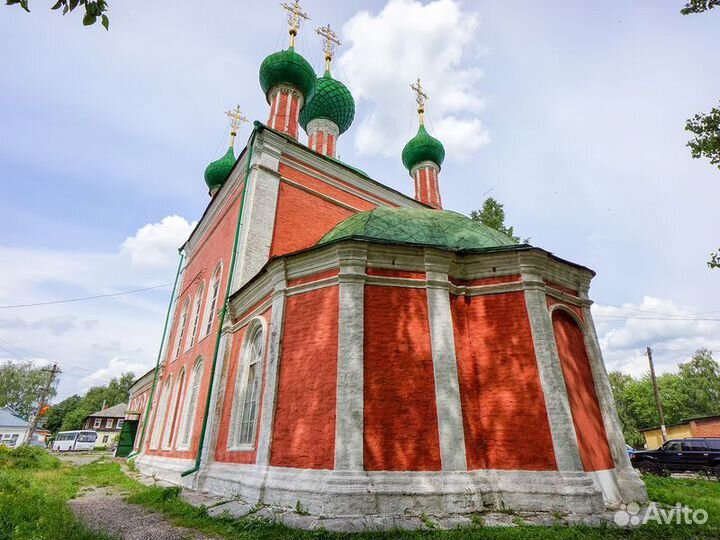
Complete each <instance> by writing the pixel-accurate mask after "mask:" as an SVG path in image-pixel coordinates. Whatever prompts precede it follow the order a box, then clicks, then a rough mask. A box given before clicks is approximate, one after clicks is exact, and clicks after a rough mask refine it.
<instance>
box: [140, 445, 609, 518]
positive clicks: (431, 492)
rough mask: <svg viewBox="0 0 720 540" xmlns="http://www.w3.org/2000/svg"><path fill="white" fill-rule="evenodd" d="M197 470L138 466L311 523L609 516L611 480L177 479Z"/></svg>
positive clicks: (264, 471) (172, 463)
mask: <svg viewBox="0 0 720 540" xmlns="http://www.w3.org/2000/svg"><path fill="white" fill-rule="evenodd" d="M192 464H193V462H192V461H191V460H177V459H170V458H158V457H150V456H143V457H141V458H139V459H138V460H137V466H138V468H139V469H140V471H141V472H142V473H144V474H151V475H155V476H156V477H157V478H160V479H162V480H166V481H168V482H172V483H176V484H179V485H183V486H185V487H188V488H195V489H199V490H201V491H204V492H209V493H212V494H215V495H221V496H226V497H240V498H242V499H244V500H246V501H248V502H249V503H251V504H252V503H256V502H261V503H263V504H268V505H273V506H281V507H288V508H294V507H295V506H296V504H297V503H298V502H300V504H301V505H302V507H303V508H305V509H307V511H308V512H309V513H310V514H312V515H316V516H332V517H344V516H397V515H403V514H406V513H407V512H411V513H414V514H421V513H423V512H424V513H427V514H429V515H434V516H442V515H450V514H465V513H471V512H482V511H489V510H498V509H512V510H516V511H530V512H571V513H578V514H592V513H598V512H602V511H603V510H604V509H605V508H606V503H605V501H604V498H603V491H602V490H601V488H600V487H598V484H597V482H598V481H600V482H601V484H600V485H605V484H608V482H611V481H612V478H613V476H612V475H613V474H614V471H602V473H608V474H603V475H597V474H595V475H594V476H593V475H589V474H586V473H584V472H555V471H542V472H538V471H500V470H491V471H487V470H486V471H467V472H450V471H446V472H363V471H358V472H354V471H328V470H306V469H289V468H281V467H258V466H256V465H238V464H226V463H211V464H210V465H208V466H207V467H204V468H203V471H202V474H201V475H200V476H198V478H197V481H199V482H200V484H201V485H199V486H193V484H194V480H193V479H194V477H195V476H196V475H191V476H190V477H185V478H180V472H182V471H183V470H186V469H188V468H190V467H191V466H192ZM606 476H607V477H608V478H605V477H606ZM595 477H600V478H601V479H600V480H596V478H595ZM606 489H608V488H607V487H606ZM618 493H619V491H618Z"/></svg>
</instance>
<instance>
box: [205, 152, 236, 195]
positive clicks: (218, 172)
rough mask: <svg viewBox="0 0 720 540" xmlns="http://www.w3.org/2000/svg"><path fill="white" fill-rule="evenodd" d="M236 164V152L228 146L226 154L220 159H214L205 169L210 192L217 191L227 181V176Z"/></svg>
mask: <svg viewBox="0 0 720 540" xmlns="http://www.w3.org/2000/svg"><path fill="white" fill-rule="evenodd" d="M234 166H235V152H234V151H233V147H232V146H231V147H230V148H228V151H227V152H225V155H224V156H223V157H221V158H220V159H218V160H216V161H213V162H212V163H211V164H210V165H208V166H207V168H206V169H205V183H206V184H207V186H208V188H209V189H210V193H213V192H215V191H217V190H218V189H219V188H220V186H222V185H223V184H224V183H225V180H227V177H228V176H230V172H231V171H232V169H233V167H234Z"/></svg>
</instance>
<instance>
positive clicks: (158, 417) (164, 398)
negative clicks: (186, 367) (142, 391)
mask: <svg viewBox="0 0 720 540" xmlns="http://www.w3.org/2000/svg"><path fill="white" fill-rule="evenodd" d="M171 385H172V376H170V377H168V378H167V380H166V381H165V384H164V385H163V387H162V392H160V401H159V402H158V406H157V409H156V410H155V421H154V422H153V431H152V439H150V449H151V450H157V447H158V445H159V444H160V433H161V432H162V428H163V422H164V421H165V413H166V412H167V404H168V400H169V399H170V388H171Z"/></svg>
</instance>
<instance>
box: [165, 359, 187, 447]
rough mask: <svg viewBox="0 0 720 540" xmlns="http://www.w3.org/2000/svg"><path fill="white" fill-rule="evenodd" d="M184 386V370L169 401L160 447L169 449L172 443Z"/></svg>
mask: <svg viewBox="0 0 720 540" xmlns="http://www.w3.org/2000/svg"><path fill="white" fill-rule="evenodd" d="M184 384H185V369H184V368H183V370H182V371H181V372H180V378H179V379H178V382H177V384H176V385H175V391H174V392H173V395H172V398H171V399H170V404H171V405H170V407H171V408H170V410H169V411H168V415H167V420H166V421H165V432H164V433H163V439H162V447H163V449H169V448H170V445H171V443H172V437H173V433H174V431H175V421H176V420H177V413H178V409H179V408H180V400H181V398H182V393H183V386H184Z"/></svg>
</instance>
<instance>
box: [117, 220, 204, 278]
mask: <svg viewBox="0 0 720 540" xmlns="http://www.w3.org/2000/svg"><path fill="white" fill-rule="evenodd" d="M196 224H197V222H193V223H188V221H187V220H186V219H185V218H182V217H180V216H167V217H164V218H163V219H162V220H161V221H160V223H148V224H147V225H145V226H144V227H142V228H140V230H138V232H137V233H136V234H135V235H133V236H130V237H128V238H127V239H126V240H125V241H124V242H123V244H122V246H121V252H122V253H123V254H124V255H127V256H129V257H130V262H131V264H132V266H133V267H134V268H138V269H143V268H165V267H168V266H172V264H173V263H175V262H176V261H177V249H178V247H179V246H180V245H182V243H183V242H184V241H185V240H187V238H188V237H189V236H190V233H191V232H192V230H193V229H194V228H195V225H196Z"/></svg>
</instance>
